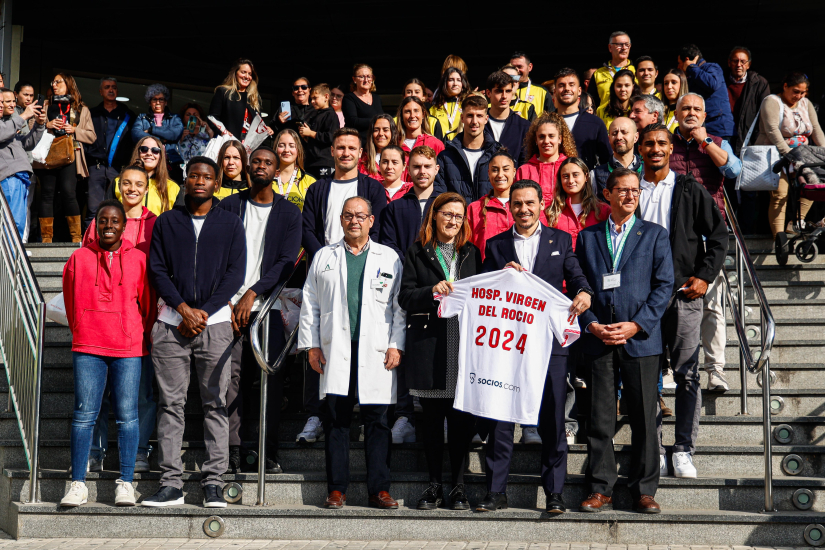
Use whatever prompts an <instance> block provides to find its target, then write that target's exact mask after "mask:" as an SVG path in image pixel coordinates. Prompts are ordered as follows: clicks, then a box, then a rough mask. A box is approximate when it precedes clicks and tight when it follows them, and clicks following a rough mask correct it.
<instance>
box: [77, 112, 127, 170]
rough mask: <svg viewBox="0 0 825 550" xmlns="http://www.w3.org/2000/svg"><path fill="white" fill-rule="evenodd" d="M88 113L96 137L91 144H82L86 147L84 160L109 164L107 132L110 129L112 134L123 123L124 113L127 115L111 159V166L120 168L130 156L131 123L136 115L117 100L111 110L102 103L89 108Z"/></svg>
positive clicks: (90, 162)
mask: <svg viewBox="0 0 825 550" xmlns="http://www.w3.org/2000/svg"><path fill="white" fill-rule="evenodd" d="M89 114H90V115H91V116H92V125H93V126H94V127H95V135H96V136H97V139H96V140H95V142H94V143H92V144H91V145H84V147H85V149H86V161H87V163H88V164H90V165H91V164H96V163H100V164H103V165H106V166H108V165H109V153H110V149H109V147H110V146H111V145H112V142H111V141H109V140H108V139H107V134H108V132H109V131H110V130H111V131H112V135H113V136H114V135H115V134H116V133H117V129H118V128H119V127H120V125H121V124H123V121H124V120H125V118H126V115H129V120H128V121H127V122H126V127H125V128H124V129H123V133H121V135H120V140H119V141H118V142H117V149H115V156H114V158H113V159H112V168H114V169H115V170H120V169H121V168H123V166H125V165H126V164H127V163H128V162H129V159H130V158H132V137H131V132H132V125H134V123H135V119H136V118H137V116H136V115H135V113H133V112H132V110H131V109H129V107H127V106H126V105H125V104H123V103H120V102H118V103H117V107H115V109H114V110H113V111H111V112H109V111H107V110H106V108H105V107H103V103H101V104H100V105H98V106H97V107H92V108H91V109H89Z"/></svg>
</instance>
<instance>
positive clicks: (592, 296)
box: [576, 287, 596, 298]
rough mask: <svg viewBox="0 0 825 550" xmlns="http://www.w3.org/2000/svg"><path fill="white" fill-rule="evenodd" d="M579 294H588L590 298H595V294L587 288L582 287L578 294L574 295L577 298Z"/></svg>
mask: <svg viewBox="0 0 825 550" xmlns="http://www.w3.org/2000/svg"><path fill="white" fill-rule="evenodd" d="M581 292H584V293H585V294H589V295H590V297H591V298H595V297H596V293H595V292H593V291H592V290H590V289H589V288H587V287H582V288H580V289H579V290H578V292H576V295H577V296H578V294H579V293H581Z"/></svg>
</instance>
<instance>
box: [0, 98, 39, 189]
mask: <svg viewBox="0 0 825 550" xmlns="http://www.w3.org/2000/svg"><path fill="white" fill-rule="evenodd" d="M24 127H25V128H28V123H27V122H26V121H25V120H23V118H22V117H21V116H20V115H18V114H17V113H15V114H13V115H11V116H4V117H2V118H0V181H2V180H4V179H6V178H7V177H9V176H13V175H14V174H16V173H18V172H31V171H32V165H31V162H29V157H28V155H27V154H26V151H31V150H32V149H34V148H35V146H37V143H38V142H39V141H40V138H41V137H43V132H44V131H45V130H46V126H45V125H41V124H35V125H34V127H33V128H32V130H31V132H29V133H27V134H25V135H23V134H21V133H20V130H21V129H23V128H24Z"/></svg>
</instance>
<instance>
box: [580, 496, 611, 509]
mask: <svg viewBox="0 0 825 550" xmlns="http://www.w3.org/2000/svg"><path fill="white" fill-rule="evenodd" d="M612 509H613V497H606V496H604V495H603V494H601V493H590V496H589V497H587V500H585V501H584V502H582V503H581V506H580V507H579V510H581V511H582V512H601V511H602V510H612Z"/></svg>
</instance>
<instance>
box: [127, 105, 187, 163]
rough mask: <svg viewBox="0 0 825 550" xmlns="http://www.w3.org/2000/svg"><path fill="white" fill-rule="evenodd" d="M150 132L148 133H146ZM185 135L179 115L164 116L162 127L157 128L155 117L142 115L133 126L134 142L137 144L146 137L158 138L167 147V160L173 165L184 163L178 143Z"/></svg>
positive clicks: (167, 114)
mask: <svg viewBox="0 0 825 550" xmlns="http://www.w3.org/2000/svg"><path fill="white" fill-rule="evenodd" d="M147 130H148V131H149V132H148V133H147V132H146V131H147ZM181 135H183V121H182V120H181V119H180V117H179V116H178V115H170V114H169V113H166V114H165V115H163V121H162V122H161V125H160V126H155V115H153V114H151V113H149V114H146V113H141V114H139V115H138V117H137V120H135V124H134V125H133V126H132V142H133V143H137V142H138V141H140V139H141V138H143V137H144V136H153V137H156V138H158V139H159V140H160V141H161V142H162V143H163V144H164V146H165V147H166V158H167V159H168V160H169V162H170V163H171V164H180V163H182V162H183V159H181V157H180V154H179V153H178V141H179V140H180V136H181Z"/></svg>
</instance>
